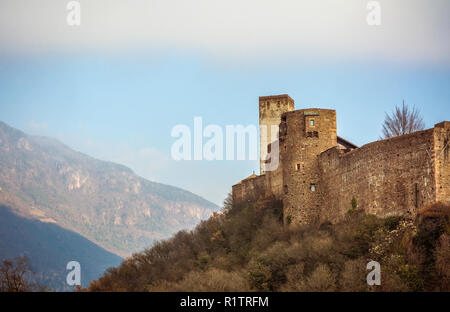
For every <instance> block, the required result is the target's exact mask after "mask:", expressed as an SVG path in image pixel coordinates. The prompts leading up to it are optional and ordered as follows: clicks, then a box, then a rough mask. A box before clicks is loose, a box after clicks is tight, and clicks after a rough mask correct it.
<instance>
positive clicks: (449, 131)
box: [434, 121, 450, 204]
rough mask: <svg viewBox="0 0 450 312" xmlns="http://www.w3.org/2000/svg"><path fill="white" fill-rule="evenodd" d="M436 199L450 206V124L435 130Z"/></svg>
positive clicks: (439, 125) (447, 123)
mask: <svg viewBox="0 0 450 312" xmlns="http://www.w3.org/2000/svg"><path fill="white" fill-rule="evenodd" d="M434 149H435V155H434V156H435V159H436V161H435V171H436V175H435V177H436V190H437V192H436V199H437V200H438V201H442V202H445V203H448V204H450V122H448V121H447V122H441V123H439V124H437V125H436V126H435V128H434Z"/></svg>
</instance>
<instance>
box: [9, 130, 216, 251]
mask: <svg viewBox="0 0 450 312" xmlns="http://www.w3.org/2000/svg"><path fill="white" fill-rule="evenodd" d="M0 160H1V161H0V205H3V206H5V207H8V208H9V209H10V210H11V211H12V212H13V213H14V214H15V215H17V216H18V217H22V218H28V219H33V220H39V221H40V222H41V223H47V224H55V225H58V226H59V227H61V228H62V229H66V230H69V231H73V232H75V233H78V234H80V235H82V236H83V237H85V238H87V239H89V240H90V241H92V242H94V243H95V244H97V245H99V246H100V247H102V248H104V249H106V250H108V251H110V252H112V253H115V254H117V255H120V256H122V257H127V256H129V255H131V254H132V253H134V252H137V251H141V250H143V249H144V248H146V247H149V246H150V245H151V244H152V243H153V242H154V241H155V240H160V239H163V238H166V237H169V236H170V235H171V234H173V233H175V232H177V231H178V230H181V229H186V228H191V227H193V226H194V225H196V224H197V223H198V222H199V221H200V220H202V219H206V218H208V217H209V216H210V214H211V213H212V212H214V211H216V210H217V209H218V207H217V206H216V205H214V204H212V203H211V202H208V201H207V200H205V199H203V198H201V197H199V196H197V195H195V194H192V193H190V192H188V191H185V190H182V189H180V188H176V187H172V186H169V185H164V184H160V183H155V182H151V181H148V180H145V179H143V178H141V177H139V176H137V175H136V174H135V173H134V172H133V171H132V170H130V169H129V168H127V167H124V166H122V165H118V164H115V163H111V162H106V161H101V160H98V159H94V158H92V157H89V156H87V155H84V154H82V153H79V152H76V151H74V150H72V149H70V148H69V147H67V146H65V145H64V144H62V143H60V142H59V141H57V140H54V139H50V138H45V137H37V136H30V135H27V134H25V133H23V132H21V131H19V130H17V129H14V128H11V127H10V126H8V125H6V124H5V123H3V122H0ZM3 235H8V234H7V233H3ZM1 239H2V240H3V239H8V237H1ZM44 243H45V242H44Z"/></svg>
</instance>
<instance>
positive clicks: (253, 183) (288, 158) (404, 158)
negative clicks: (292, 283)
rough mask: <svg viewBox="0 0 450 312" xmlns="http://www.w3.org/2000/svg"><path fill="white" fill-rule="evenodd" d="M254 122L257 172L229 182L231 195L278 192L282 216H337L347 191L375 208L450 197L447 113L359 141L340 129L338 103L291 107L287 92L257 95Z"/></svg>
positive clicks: (409, 209)
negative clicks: (426, 124)
mask: <svg viewBox="0 0 450 312" xmlns="http://www.w3.org/2000/svg"><path fill="white" fill-rule="evenodd" d="M259 122H260V127H261V129H263V128H266V129H268V130H267V131H260V153H261V159H262V160H261V161H260V175H256V174H253V175H251V176H250V177H248V178H246V179H244V180H242V181H240V182H239V183H237V184H235V185H233V188H232V197H233V201H234V202H243V201H246V202H247V201H254V200H256V199H258V198H260V197H263V198H269V197H271V198H275V199H279V200H282V202H283V209H284V222H285V223H291V222H292V223H296V224H307V223H315V222H323V221H325V220H328V221H337V220H339V219H341V218H342V217H343V216H345V214H346V212H347V211H348V210H349V209H350V208H351V207H352V205H351V201H352V198H355V199H356V200H357V203H358V207H360V208H363V209H364V210H365V211H366V212H368V213H372V214H375V215H378V216H389V215H405V214H409V215H414V214H415V213H416V211H417V210H418V209H420V208H421V207H422V206H423V205H425V204H427V203H431V202H435V201H442V202H445V203H450V151H449V150H450V146H449V145H450V143H449V142H450V122H448V121H444V122H441V123H439V124H436V125H435V126H434V128H431V129H428V130H423V131H418V132H414V133H410V134H406V135H402V136H398V137H393V138H389V139H386V140H380V141H376V142H372V143H369V144H366V145H364V146H362V147H358V146H356V145H354V144H352V143H350V142H348V141H347V140H345V139H343V138H341V137H339V136H338V135H337V132H336V111H335V110H330V109H318V108H309V109H300V110H295V109H294V100H293V99H292V98H291V97H289V96H288V95H286V94H284V95H276V96H263V97H260V98H259ZM274 127H275V128H274ZM271 128H274V129H277V130H278V131H277V132H274V133H271V131H270V129H271ZM275 147H276V149H274V148H275ZM269 158H270V159H269ZM275 158H278V159H277V162H278V163H277V166H274V168H271V169H270V170H267V168H268V167H267V163H268V162H271V161H274V159H275Z"/></svg>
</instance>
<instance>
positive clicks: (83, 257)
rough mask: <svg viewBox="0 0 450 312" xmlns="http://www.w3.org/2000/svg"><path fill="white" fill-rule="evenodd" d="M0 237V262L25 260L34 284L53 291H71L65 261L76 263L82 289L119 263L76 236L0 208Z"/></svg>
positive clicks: (79, 236)
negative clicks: (20, 257) (18, 258)
mask: <svg viewBox="0 0 450 312" xmlns="http://www.w3.org/2000/svg"><path fill="white" fill-rule="evenodd" d="M0 237H1V239H0V259H10V260H12V259H14V258H15V257H17V256H26V257H28V258H29V259H30V264H31V266H32V270H33V272H35V274H34V275H33V276H32V277H33V278H34V282H36V283H38V284H39V285H45V286H47V287H50V288H51V289H53V290H59V291H68V290H73V289H74V287H71V286H68V285H67V284H66V276H67V274H68V273H69V271H67V270H66V265H67V263H68V262H69V261H72V260H75V261H78V262H79V263H80V266H81V284H82V285H83V286H87V285H88V284H89V282H90V281H92V280H93V279H95V278H98V277H99V276H100V275H101V274H103V272H104V271H105V270H106V269H107V268H109V267H112V266H117V265H119V264H120V262H121V261H122V259H121V258H120V257H118V256H117V255H115V254H112V253H110V252H108V251H106V250H104V249H102V248H100V247H99V246H97V245H95V244H94V243H92V242H91V241H89V240H87V239H86V238H84V237H82V236H81V235H79V234H77V233H74V232H72V231H68V230H65V229H63V228H61V227H60V226H58V225H56V224H54V223H45V222H41V221H38V220H31V219H26V218H21V217H19V216H17V215H15V214H13V213H12V212H11V210H10V209H8V208H7V207H4V206H0Z"/></svg>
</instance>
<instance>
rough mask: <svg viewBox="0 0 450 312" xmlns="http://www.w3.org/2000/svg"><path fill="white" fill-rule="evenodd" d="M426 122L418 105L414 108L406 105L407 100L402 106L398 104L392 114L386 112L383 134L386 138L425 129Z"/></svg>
mask: <svg viewBox="0 0 450 312" xmlns="http://www.w3.org/2000/svg"><path fill="white" fill-rule="evenodd" d="M424 128H425V124H424V122H423V119H422V117H421V116H420V112H419V110H418V109H416V107H413V108H412V109H411V108H409V107H408V106H407V105H405V101H403V104H402V106H401V107H398V106H396V107H395V110H394V111H393V112H392V114H391V115H389V114H387V113H386V117H385V119H384V122H383V135H382V137H383V138H384V139H387V138H391V137H394V136H398V135H403V134H407V133H412V132H415V131H419V130H423V129H424Z"/></svg>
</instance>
